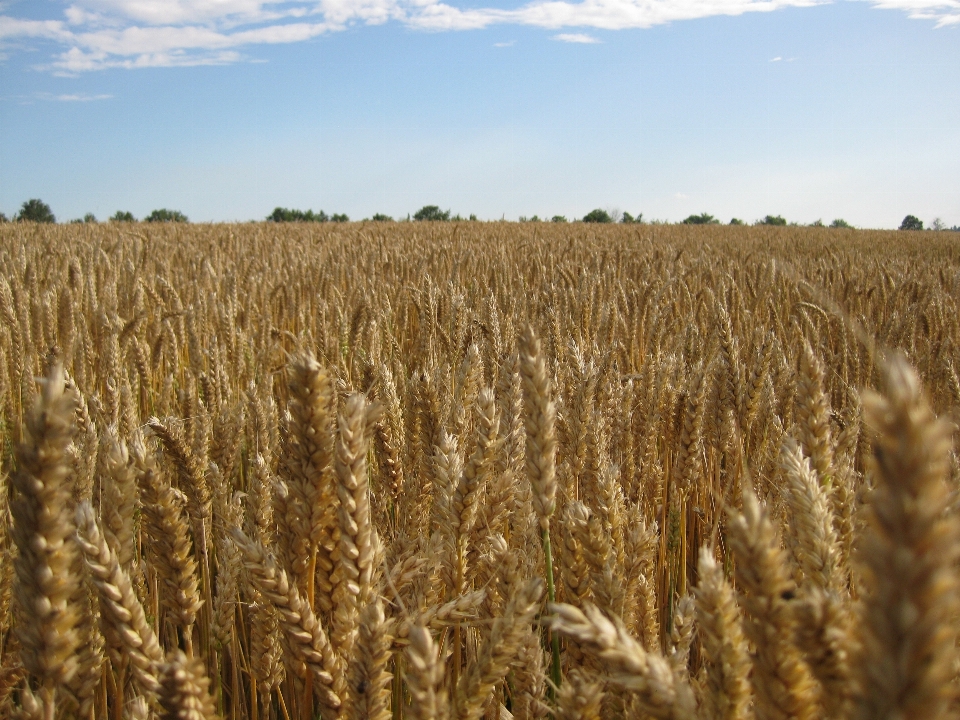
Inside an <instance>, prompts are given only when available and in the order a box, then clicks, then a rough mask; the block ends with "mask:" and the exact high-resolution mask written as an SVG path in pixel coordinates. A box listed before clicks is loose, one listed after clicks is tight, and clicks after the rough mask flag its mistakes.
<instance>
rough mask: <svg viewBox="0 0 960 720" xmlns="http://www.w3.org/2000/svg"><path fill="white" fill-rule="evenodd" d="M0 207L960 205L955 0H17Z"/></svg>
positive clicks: (872, 222) (942, 209)
mask: <svg viewBox="0 0 960 720" xmlns="http://www.w3.org/2000/svg"><path fill="white" fill-rule="evenodd" d="M0 55H2V59H0V211H2V212H4V213H6V214H7V215H8V216H10V215H12V214H14V213H15V212H16V210H17V209H18V207H19V205H20V204H21V203H22V202H23V201H24V200H26V199H28V198H32V197H39V198H42V199H43V200H45V201H46V202H47V203H48V204H50V206H51V207H52V208H53V210H54V212H55V213H56V214H57V217H58V219H61V220H67V219H70V218H73V217H79V216H82V215H83V214H84V213H86V212H93V213H95V214H96V215H97V216H98V217H100V218H104V217H108V216H109V215H111V214H112V213H113V212H115V211H116V210H118V209H119V210H129V211H132V212H133V213H134V214H135V215H137V216H138V217H142V216H143V215H146V214H147V213H148V212H149V211H150V210H152V209H154V208H159V207H167V208H176V209H179V210H181V211H183V212H185V213H186V214H187V215H188V216H189V217H190V218H191V220H197V221H208V220H214V221H219V220H248V219H259V218H263V217H264V216H266V215H267V214H268V213H269V212H270V211H271V210H272V209H273V208H274V207H275V206H278V205H282V206H286V207H295V208H302V209H307V208H311V209H314V210H320V209H323V210H325V211H326V212H328V213H332V212H345V213H347V214H348V215H350V217H351V218H354V219H359V218H363V217H367V216H370V215H372V214H373V213H376V212H382V213H387V214H389V215H392V216H395V217H405V216H406V215H407V213H412V212H414V211H416V210H417V209H418V208H419V207H421V206H423V205H426V204H435V205H440V206H441V207H443V208H450V209H451V210H452V211H453V212H454V213H461V214H463V215H467V214H470V213H476V214H477V215H478V216H479V217H480V218H482V219H499V218H501V217H506V218H507V219H516V218H517V217H518V216H521V215H526V216H532V215H534V214H536V215H539V216H540V217H550V216H552V215H555V214H562V215H566V216H567V217H570V218H574V217H580V216H582V215H584V214H585V213H586V212H588V211H589V210H591V209H592V208H595V207H602V208H607V209H611V210H612V209H619V210H626V211H628V212H630V213H633V214H637V213H640V212H642V213H643V215H644V217H645V218H648V219H663V220H672V221H676V220H680V219H682V218H684V217H686V216H687V215H689V214H692V213H699V212H709V213H712V214H714V215H716V216H717V217H719V218H721V219H722V220H723V221H728V220H729V219H730V218H731V217H734V216H736V217H739V218H743V219H744V220H747V221H753V220H755V219H757V218H760V217H763V216H764V215H766V214H768V213H770V214H780V215H783V216H784V217H786V218H787V219H788V220H793V221H798V222H804V223H806V222H812V221H814V220H816V219H818V218H822V219H823V220H824V221H826V222H829V221H830V220H832V219H834V218H838V217H842V218H845V219H846V220H847V221H849V222H851V223H852V224H854V225H857V226H862V227H896V226H897V225H898V224H899V223H900V220H901V219H902V218H903V216H904V215H906V214H907V213H912V214H915V215H917V216H918V217H920V218H921V219H923V220H924V221H925V222H927V223H928V224H929V223H930V221H932V220H933V219H934V218H935V217H939V218H941V219H942V220H943V221H944V222H946V223H947V224H948V225H960V0H884V1H883V2H870V1H869V0H864V1H855V0H839V1H837V2H833V3H823V4H821V3H817V2H813V1H811V0H771V1H769V2H759V1H756V0H680V1H675V0H579V1H578V0H570V1H569V2H568V1H566V0H531V1H530V2H527V3H526V4H524V3H523V2H522V0H521V2H512V1H511V0H462V1H461V0H449V2H440V1H439V0H321V1H320V2H317V1H316V0H314V1H312V2H303V1H301V0H296V1H280V2H268V1H264V0H74V2H72V3H64V2H54V1H51V0H32V1H30V2H2V1H0Z"/></svg>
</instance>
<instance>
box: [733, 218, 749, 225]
mask: <svg viewBox="0 0 960 720" xmlns="http://www.w3.org/2000/svg"><path fill="white" fill-rule="evenodd" d="M730 224H731V225H746V223H745V222H744V221H743V220H741V219H740V218H730Z"/></svg>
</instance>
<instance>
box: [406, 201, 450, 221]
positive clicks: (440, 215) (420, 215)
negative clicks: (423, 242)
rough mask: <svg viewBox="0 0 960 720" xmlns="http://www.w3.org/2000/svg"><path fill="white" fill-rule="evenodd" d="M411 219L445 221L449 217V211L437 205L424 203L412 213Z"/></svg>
mask: <svg viewBox="0 0 960 720" xmlns="http://www.w3.org/2000/svg"><path fill="white" fill-rule="evenodd" d="M413 219H414V220H420V221H427V222H445V221H447V220H449V219H450V211H449V210H441V209H440V208H439V207H438V206H437V205H424V206H423V207H422V208H420V209H419V210H417V211H416V212H415V213H414V214H413Z"/></svg>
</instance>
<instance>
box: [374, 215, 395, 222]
mask: <svg viewBox="0 0 960 720" xmlns="http://www.w3.org/2000/svg"><path fill="white" fill-rule="evenodd" d="M373 221H374V222H393V218H392V217H390V216H389V215H384V214H383V213H377V214H376V215H374V216H373Z"/></svg>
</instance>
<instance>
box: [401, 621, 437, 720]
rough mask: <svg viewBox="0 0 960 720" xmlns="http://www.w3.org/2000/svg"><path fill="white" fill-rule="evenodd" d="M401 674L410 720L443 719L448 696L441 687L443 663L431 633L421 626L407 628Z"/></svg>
mask: <svg viewBox="0 0 960 720" xmlns="http://www.w3.org/2000/svg"><path fill="white" fill-rule="evenodd" d="M408 637H409V638H410V644H409V645H408V646H407V649H406V653H405V654H406V658H407V671H406V673H405V675H404V677H405V679H406V681H407V690H408V691H409V692H410V711H409V712H408V713H407V717H409V718H410V719H411V720H446V718H447V694H446V690H445V689H444V686H443V662H442V658H440V657H439V652H440V651H439V649H438V648H437V644H436V643H435V642H434V641H433V638H432V637H431V635H430V631H429V630H427V628H425V627H424V626H423V625H414V626H413V627H411V628H410V630H409V634H408Z"/></svg>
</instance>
